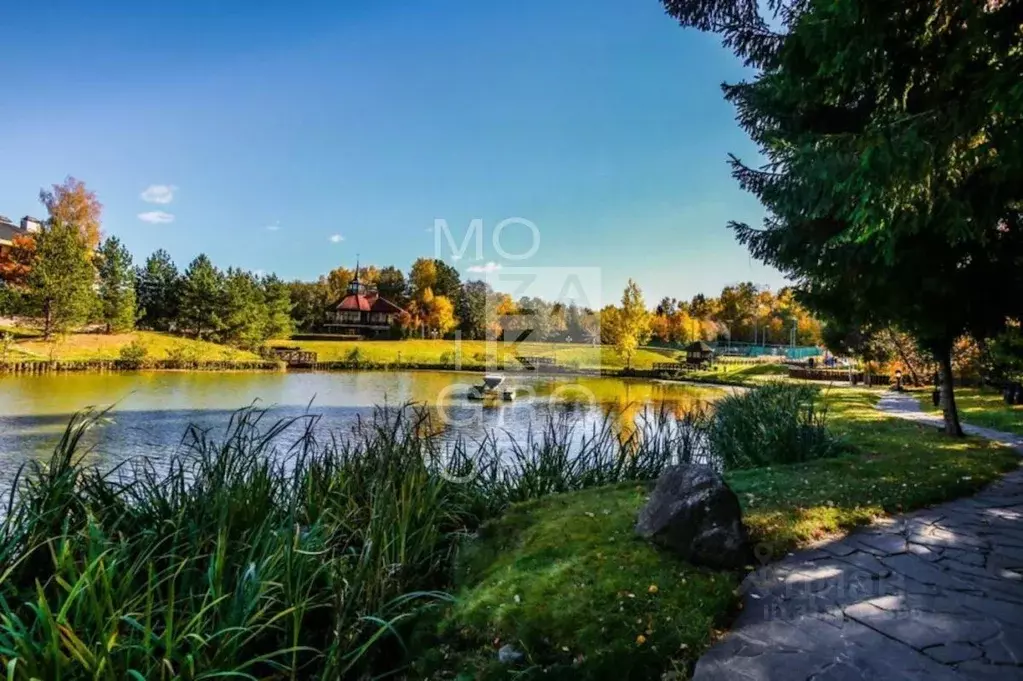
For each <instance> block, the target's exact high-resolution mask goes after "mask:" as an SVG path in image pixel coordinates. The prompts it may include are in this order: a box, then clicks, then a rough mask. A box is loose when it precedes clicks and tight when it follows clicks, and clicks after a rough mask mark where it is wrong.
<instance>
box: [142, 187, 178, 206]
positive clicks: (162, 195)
mask: <svg viewBox="0 0 1023 681" xmlns="http://www.w3.org/2000/svg"><path fill="white" fill-rule="evenodd" d="M177 190H178V188H177V187H175V186H174V185H172V184H151V185H149V186H148V187H146V191H144V192H142V195H141V198H142V200H143V201H145V202H146V203H159V204H161V205H166V204H168V203H170V202H171V201H173V200H174V192H176V191H177Z"/></svg>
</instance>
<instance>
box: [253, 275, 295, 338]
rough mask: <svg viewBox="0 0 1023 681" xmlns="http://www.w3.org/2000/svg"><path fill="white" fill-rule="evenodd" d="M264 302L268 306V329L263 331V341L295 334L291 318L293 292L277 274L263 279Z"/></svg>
mask: <svg viewBox="0 0 1023 681" xmlns="http://www.w3.org/2000/svg"><path fill="white" fill-rule="evenodd" d="M261 285H262V287H263V302H264V305H265V306H266V327H265V328H264V329H263V340H266V339H270V338H287V337H288V336H290V335H291V334H292V333H294V332H295V323H294V321H293V320H292V318H291V308H292V305H291V292H290V291H289V290H288V285H287V284H285V283H284V282H283V281H281V279H280V278H278V277H277V275H275V274H271V275H269V276H267V277H264V278H263V281H262V282H261Z"/></svg>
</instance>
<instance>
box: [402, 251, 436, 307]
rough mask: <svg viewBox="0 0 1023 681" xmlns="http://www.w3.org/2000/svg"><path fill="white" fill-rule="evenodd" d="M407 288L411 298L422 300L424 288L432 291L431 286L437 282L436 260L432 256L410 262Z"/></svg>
mask: <svg viewBox="0 0 1023 681" xmlns="http://www.w3.org/2000/svg"><path fill="white" fill-rule="evenodd" d="M408 278H409V288H410V289H411V291H410V292H411V294H412V299H413V300H418V301H422V300H423V298H424V297H425V294H426V290H427V289H429V290H430V293H431V294H432V293H433V287H434V286H435V285H436V284H437V261H436V260H433V259H432V258H419V259H418V260H416V261H415V262H414V263H412V269H411V270H410V271H409V275H408Z"/></svg>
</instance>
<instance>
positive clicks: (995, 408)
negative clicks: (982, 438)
mask: <svg viewBox="0 0 1023 681" xmlns="http://www.w3.org/2000/svg"><path fill="white" fill-rule="evenodd" d="M916 397H917V399H919V400H920V405H921V406H922V407H923V408H924V410H925V411H929V412H933V413H935V414H940V411H941V410H940V409H939V408H938V407H935V406H934V402H933V401H932V400H931V391H929V390H925V391H920V392H917V393H916ZM955 397H956V406H957V407H959V417H960V418H961V419H962V420H963V421H964V422H965V423H970V424H972V425H975V426H983V427H984V428H994V429H995V430H1001V431H1004V432H1007V433H1016V434H1017V435H1023V405H1019V404H1016V405H1010V404H1006V403H1005V400H1003V399H1002V393H1001V392H1000V391H997V390H992V389H990V388H957V389H956V391H955Z"/></svg>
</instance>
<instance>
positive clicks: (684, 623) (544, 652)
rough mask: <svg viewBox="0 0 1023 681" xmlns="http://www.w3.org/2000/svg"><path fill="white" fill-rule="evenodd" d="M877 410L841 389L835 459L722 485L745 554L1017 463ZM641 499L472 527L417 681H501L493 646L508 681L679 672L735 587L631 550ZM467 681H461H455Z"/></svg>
mask: <svg viewBox="0 0 1023 681" xmlns="http://www.w3.org/2000/svg"><path fill="white" fill-rule="evenodd" d="M877 397H878V394H877V393H876V392H870V391H866V390H862V389H852V388H842V389H835V390H832V391H831V392H830V393H829V395H828V401H829V405H830V424H831V428H832V431H833V432H834V433H835V434H836V435H837V436H838V437H840V438H842V440H843V441H844V442H845V444H846V445H847V447H848V450H849V452H850V453H849V454H846V455H843V456H840V457H836V458H832V459H825V460H818V461H813V462H810V463H805V464H799V465H794V466H772V467H767V468H762V469H755V470H747V471H739V472H735V473H731V474H729V475H728V476H727V479H728V482H729V484H730V485H731V487H732V488H733V490H734V491H735V492H736V494H737V495H738V496H739V499H740V501H741V503H742V505H743V507H744V511H745V521H746V524H747V526H748V527H749V528H750V531H751V534H752V537H753V539H754V541H755V542H757V543H758V546H759V547H760V548H759V550H758V551H757V554H758V555H759V556H762V557H764V556H774V557H780V556H782V555H784V554H785V553H786V552H788V551H791V550H793V549H796V548H798V547H800V546H804V545H806V544H808V543H810V542H812V541H815V540H821V539H825V538H827V537H829V536H831V535H835V534H836V533H839V532H841V531H844V530H848V529H850V528H852V527H854V526H856V525H860V524H864V523H868V522H870V521H872V520H873V519H875V518H878V517H882V516H884V515H886V514H890V513H897V512H900V511H907V510H910V509H913V508H919V507H922V506H927V505H931V504H935V503H938V502H941V501H944V500H947V499H951V498H955V497H959V496H962V495H966V494H970V493H972V492H974V491H976V490H978V489H980V488H981V487H983V486H984V485H986V484H988V483H989V482H991V481H993V480H995V479H996V478H998V477H999V476H1000V475H1001V474H1003V473H1005V472H1007V471H1010V470H1013V469H1014V468H1016V467H1017V466H1018V465H1019V459H1018V456H1017V455H1016V454H1014V453H1013V452H1012V451H1010V450H1009V449H1007V448H1004V447H1001V446H998V445H994V444H991V443H988V442H985V441H981V440H977V439H973V438H967V439H963V440H950V439H947V438H945V437H944V436H942V435H940V434H939V433H938V431H937V430H936V429H934V428H928V427H924V426H921V425H918V424H915V423H912V422H910V421H905V420H901V419H897V418H894V417H890V416H887V415H885V414H882V413H881V412H879V411H877V410H876V409H875V408H874V404H875V403H876V400H877ZM646 497H647V492H646V489H645V488H644V487H643V486H641V485H635V484H625V485H618V486H615V487H610V488H603V489H597V490H589V491H584V492H579V493H575V494H568V495H560V496H555V497H549V498H546V499H541V500H539V501H535V502H530V503H527V504H523V505H519V506H515V507H513V509H512V510H511V511H510V512H509V513H507V514H506V515H505V516H503V517H502V518H500V519H499V520H497V521H495V522H493V523H490V524H488V525H486V526H485V527H484V528H483V530H482V532H481V534H480V538H479V539H478V540H477V541H473V542H470V543H469V545H468V547H467V548H466V549H464V550H463V554H462V557H461V560H460V566H461V567H460V572H459V581H460V584H461V587H462V588H461V591H460V593H459V598H458V601H457V602H456V605H454V606H453V607H452V608H451V609H450V610H449V612H447V614H446V615H445V617H444V620H443V625H442V629H441V631H442V634H443V635H442V638H441V641H443V642H444V643H443V644H442V645H439V647H438V645H437V642H436V641H435V642H434V644H435V645H434V648H433V651H432V652H431V653H429V654H428V655H426V656H425V657H424V658H423V659H422V660H421V664H422V665H423V667H424V669H423V671H424V672H426V673H429V674H431V675H432V676H431V678H458V679H470V678H476V679H498V678H513V676H512V673H511V671H510V670H509V668H508V667H506V666H501V665H498V664H496V663H495V662H494V660H495V650H496V648H497V647H498V646H499V645H502V644H504V643H510V644H512V645H514V646H515V647H516V648H517V649H518V650H521V651H523V652H525V653H526V655H527V660H526V662H525V666H526V667H530V665H532V667H530V668H531V670H532V671H531V672H529V673H526V674H525V675H523V676H516V677H514V678H522V679H526V678H543V679H562V678H563V679H621V678H653V679H656V678H659V677H660V675H661V674H662V673H664V672H666V671H674V670H681V671H683V672H684V671H686V670H688V669H690V668H691V665H692V664H693V663H694V661H695V660H696V658H697V657H698V656H699V654H700V653H701V652H702V651H703V650H704V649H705V647H706V646H707V645H708V644H709V643H710V642H711V640H712V638H713V636H714V632H715V628H716V627H718V626H721V625H722V624H723V623H724V622H725V621H726V620H727V618H728V615H729V612H730V611H731V610H732V608H734V607H735V606H736V605H737V597H736V596H735V594H734V592H733V588H734V587H735V585H736V584H737V583H738V579H739V576H738V575H734V574H728V573H713V572H710V571H706V570H700V569H697V568H694V567H691V566H688V565H686V564H684V563H682V562H680V561H678V560H677V559H675V558H673V557H671V556H668V555H666V554H665V553H663V552H661V551H659V550H657V549H655V548H653V547H652V546H651V545H649V544H647V543H645V542H642V541H640V540H638V539H636V538H635V536H634V534H633V530H632V528H633V523H634V522H635V517H636V514H637V513H638V511H639V509H640V508H641V507H642V505H643V504H644V503H645V501H646ZM468 670H472V672H474V673H475V676H472V675H462V676H458V674H459V673H463V674H464V673H465V672H467V671H468ZM516 671H518V672H521V671H522V668H521V667H520V668H519V669H517V670H516Z"/></svg>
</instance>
